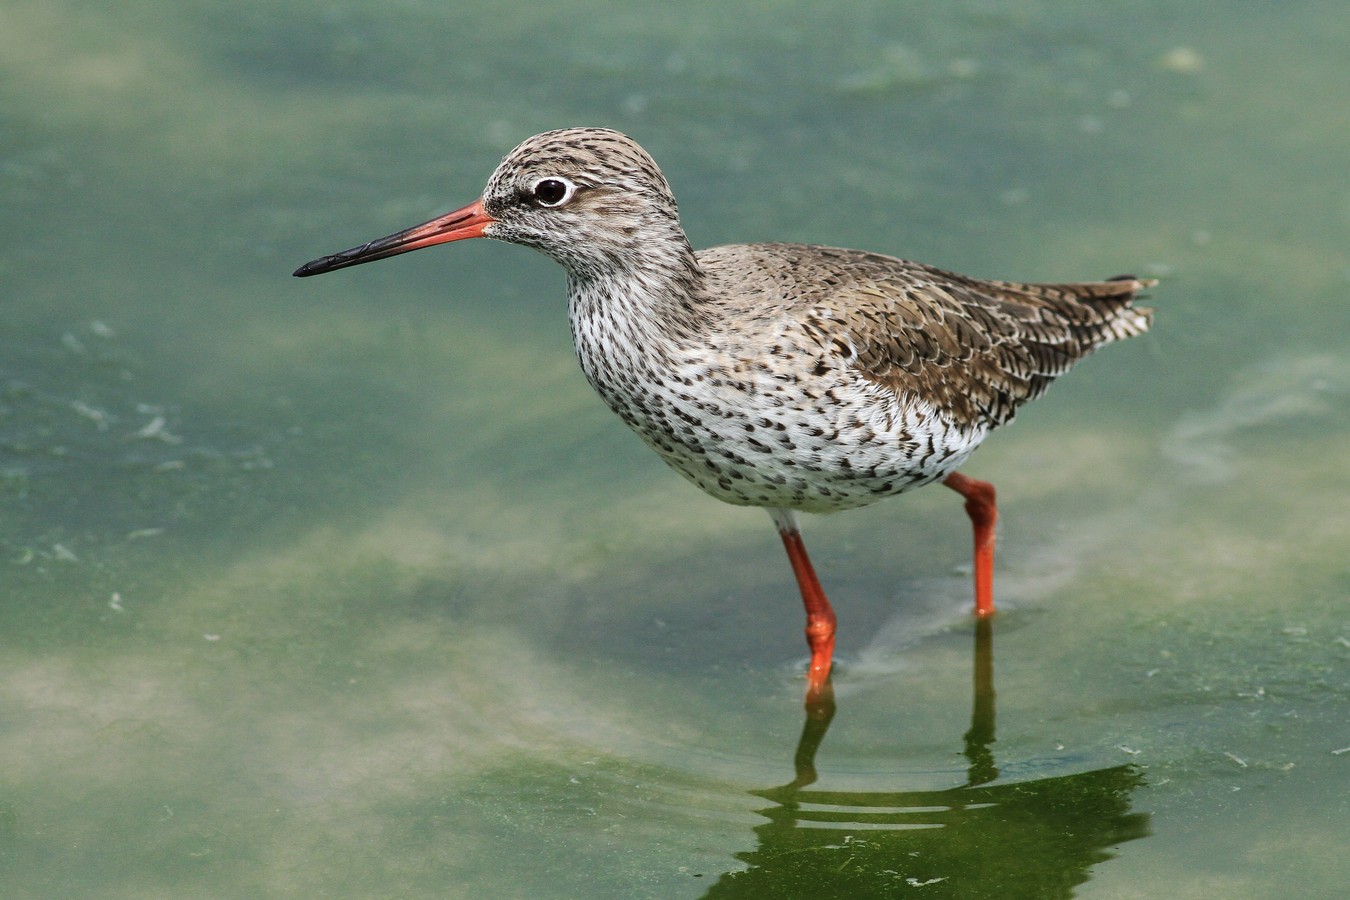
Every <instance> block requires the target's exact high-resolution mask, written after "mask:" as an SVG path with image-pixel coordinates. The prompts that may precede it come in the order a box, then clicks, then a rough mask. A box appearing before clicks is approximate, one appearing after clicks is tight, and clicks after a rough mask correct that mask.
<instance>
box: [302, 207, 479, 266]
mask: <svg viewBox="0 0 1350 900" xmlns="http://www.w3.org/2000/svg"><path fill="white" fill-rule="evenodd" d="M495 221H497V220H496V219H494V218H492V217H491V216H489V215H488V214H487V213H486V212H485V211H484V210H483V201H482V200H475V201H473V202H472V203H470V204H469V205H468V206H465V207H461V208H460V209H457V210H455V211H454V212H451V213H446V214H445V215H443V216H437V217H436V218H434V219H432V220H431V221H430V222H423V223H422V224H421V225H414V226H413V227H412V228H408V229H405V230H403V231H400V232H398V233H396V234H391V235H389V236H388V237H382V238H377V239H376V240H373V241H371V242H370V243H368V244H362V245H361V246H359V247H353V248H351V249H350V250H343V251H342V252H341V253H334V254H333V255H332V256H323V257H320V258H319V259H316V260H312V261H310V262H307V263H305V264H304V265H303V266H301V267H300V268H298V269H296V270H295V272H293V273H292V274H294V275H295V277H296V278H306V277H308V276H310V275H322V274H323V273H324V272H331V271H333V270H334V269H345V268H347V267H348V266H359V265H361V263H368V262H373V261H374V260H377V259H384V258H385V257H386V256H397V255H398V254H400V253H407V252H408V251H409V250H417V249H420V248H422V247H430V246H431V245H432V244H444V243H445V242H446V241H462V240H464V239H465V238H476V237H482V236H483V229H484V228H486V227H488V226H489V225H491V224H492V223H493V222H495Z"/></svg>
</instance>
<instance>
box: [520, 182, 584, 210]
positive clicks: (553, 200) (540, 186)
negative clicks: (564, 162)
mask: <svg viewBox="0 0 1350 900" xmlns="http://www.w3.org/2000/svg"><path fill="white" fill-rule="evenodd" d="M576 192H577V186H576V185H575V184H573V183H572V182H570V181H568V180H567V179H566V178H559V177H558V176H557V175H548V176H545V177H544V178H540V179H539V180H538V181H536V182H535V183H534V184H533V185H531V186H530V199H531V200H533V201H534V202H535V203H537V204H538V205H540V206H544V207H549V208H553V207H557V206H562V205H563V204H564V203H566V202H567V201H568V200H571V199H572V195H573V194H575V193H576Z"/></svg>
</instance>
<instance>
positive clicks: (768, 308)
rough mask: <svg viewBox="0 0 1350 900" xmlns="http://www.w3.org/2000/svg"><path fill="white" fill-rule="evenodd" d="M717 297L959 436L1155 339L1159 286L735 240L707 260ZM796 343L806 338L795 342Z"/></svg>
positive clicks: (737, 321) (785, 342)
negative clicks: (965, 268)
mask: <svg viewBox="0 0 1350 900" xmlns="http://www.w3.org/2000/svg"><path fill="white" fill-rule="evenodd" d="M697 258H698V263H699V266H700V268H701V269H702V270H703V273H704V277H705V287H706V288H707V291H708V295H709V300H710V301H711V302H713V303H716V304H718V305H719V306H721V307H722V308H723V309H724V311H725V316H723V317H719V318H721V319H722V322H723V323H727V327H729V328H731V329H733V330H735V329H743V330H744V331H745V334H746V337H747V338H748V339H749V338H753V339H755V340H758V341H760V342H763V341H765V340H770V336H771V335H778V341H779V345H780V346H779V347H772V346H770V347H762V346H761V347H749V348H747V350H748V351H749V352H754V353H763V354H766V355H772V353H773V351H775V350H779V349H783V348H784V347H786V348H788V349H787V352H790V353H794V354H801V353H803V352H805V353H808V354H809V353H812V352H816V353H818V354H819V360H818V361H817V362H815V363H813V364H812V365H810V366H808V367H802V366H801V361H800V359H798V360H797V361H795V364H793V363H791V362H790V361H787V360H785V362H789V364H790V366H791V367H792V368H795V369H796V370H797V371H799V372H802V373H809V372H815V373H816V374H817V375H818V376H820V377H825V376H826V375H827V370H828V371H829V372H833V373H838V372H840V371H843V372H848V373H850V374H852V375H853V376H855V377H860V378H862V379H864V380H865V381H866V382H869V383H871V384H873V385H875V386H876V387H877V388H879V389H881V390H882V391H883V392H890V393H892V394H894V395H896V396H900V397H917V398H920V399H922V400H924V401H926V402H927V403H928V404H931V405H932V407H933V408H934V409H936V410H939V411H940V412H941V414H942V415H944V416H947V417H950V419H951V420H952V421H953V423H954V424H956V425H957V426H958V427H961V426H965V427H968V428H978V429H979V430H981V431H983V430H987V429H989V428H993V427H996V426H998V425H1001V424H1004V423H1006V422H1008V421H1010V420H1011V419H1012V417H1013V415H1014V413H1015V412H1016V410H1017V408H1018V407H1019V406H1020V405H1021V404H1023V403H1025V402H1026V401H1028V400H1032V399H1035V398H1036V397H1038V396H1040V395H1041V394H1042V393H1043V392H1044V391H1045V389H1046V387H1047V386H1048V385H1049V384H1050V382H1051V381H1053V380H1054V379H1055V378H1056V377H1058V376H1059V375H1062V374H1063V373H1065V372H1067V371H1068V370H1069V368H1070V367H1071V366H1072V365H1073V364H1074V363H1075V362H1077V361H1078V360H1079V359H1081V358H1083V357H1084V356H1086V355H1087V354H1089V353H1091V352H1092V351H1093V350H1095V349H1096V348H1098V347H1100V346H1102V345H1104V344H1107V343H1110V342H1112V341H1115V340H1119V339H1122V338H1126V337H1131V336H1134V335H1137V334H1141V333H1143V332H1144V331H1147V330H1148V327H1149V323H1150V320H1151V315H1152V312H1151V310H1149V309H1146V308H1143V307H1138V306H1134V305H1133V301H1134V299H1135V297H1136V295H1137V294H1138V292H1139V291H1140V290H1142V289H1144V288H1146V287H1149V286H1150V285H1152V284H1153V283H1154V282H1153V281H1149V280H1142V279H1137V278H1133V277H1129V276H1122V277H1119V278H1114V279H1111V280H1107V281H1094V282H1078V283H1065V284H1030V283H1017V282H1007V281H984V280H980V279H976V278H970V277H968V276H965V275H959V274H956V273H954V272H948V271H944V270H942V269H938V268H935V267H932V266H927V265H923V264H921V263H915V262H910V261H907V260H902V259H896V258H894V257H889V256H883V255H880V254H875V253H865V252H861V251H857V250H843V249H838V248H833V247H818V246H811V245H803V244H782V243H766V244H734V245H727V246H721V247H713V248H710V249H708V250H703V251H700V252H699V253H698V254H697ZM794 338H795V340H793V339H794Z"/></svg>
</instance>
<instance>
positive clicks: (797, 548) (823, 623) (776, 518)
mask: <svg viewBox="0 0 1350 900" xmlns="http://www.w3.org/2000/svg"><path fill="white" fill-rule="evenodd" d="M769 515H770V516H772V517H773V522H774V525H776V526H777V527H778V536H779V537H781V538H782V539H783V547H784V548H785V549H786V550H787V555H788V561H789V562H790V563H792V572H793V574H794V575H796V576H797V587H799V588H800V589H801V592H802V604H803V605H804V606H805V607H806V643H807V646H809V647H810V648H811V667H810V668H809V669H808V670H807V673H806V702H807V703H808V705H809V704H810V703H812V702H813V700H815V699H817V698H820V697H823V696H824V695H825V693H826V691H827V690H828V687H829V680H830V665H831V662H832V660H833V658H834V627H835V617H834V609H833V608H832V607H831V606H830V601H829V600H828V599H826V597H825V591H824V590H823V589H822V588H821V586H820V580H819V579H818V578H816V570H815V569H814V568H812V566H811V558H810V557H809V556H807V555H806V545H805V544H803V543H802V534H801V532H800V531H799V530H798V529H797V517H796V515H795V514H793V512H792V510H790V509H770V510H769Z"/></svg>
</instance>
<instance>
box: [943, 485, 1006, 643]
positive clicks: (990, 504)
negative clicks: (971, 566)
mask: <svg viewBox="0 0 1350 900" xmlns="http://www.w3.org/2000/svg"><path fill="white" fill-rule="evenodd" d="M942 483H943V484H945V485H946V486H947V487H949V488H951V489H952V490H954V491H956V492H957V493H958V494H960V495H961V496H962V497H965V498H966V515H968V516H970V524H971V525H972V526H974V528H975V615H977V616H987V615H990V614H991V613H993V611H994V523H995V522H997V521H998V507H997V506H996V505H995V503H994V486H993V485H992V484H990V483H989V482H987V481H979V480H977V479H974V478H967V477H966V476H965V475H962V474H961V473H960V472H953V473H952V474H950V475H948V476H947V477H946V478H944V479H943V480H942Z"/></svg>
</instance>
